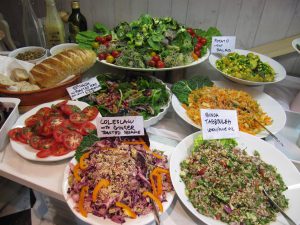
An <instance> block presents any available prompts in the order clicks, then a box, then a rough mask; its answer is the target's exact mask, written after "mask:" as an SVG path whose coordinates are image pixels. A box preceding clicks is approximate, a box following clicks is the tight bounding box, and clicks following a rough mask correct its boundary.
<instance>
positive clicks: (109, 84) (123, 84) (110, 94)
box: [80, 74, 170, 120]
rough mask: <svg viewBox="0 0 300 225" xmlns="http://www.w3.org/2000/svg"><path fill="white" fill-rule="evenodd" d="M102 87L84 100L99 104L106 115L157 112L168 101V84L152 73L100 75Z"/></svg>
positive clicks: (102, 112) (148, 116) (154, 113)
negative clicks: (150, 75) (153, 76)
mask: <svg viewBox="0 0 300 225" xmlns="http://www.w3.org/2000/svg"><path fill="white" fill-rule="evenodd" d="M97 79H98V81H99V83H100V85H101V90H99V91H96V92H94V93H92V94H90V95H88V96H86V97H83V98H81V99H80V100H81V101H84V102H87V103H88V104H90V105H94V106H96V107H97V108H98V109H99V111H100V113H101V115H102V116H143V117H144V120H147V119H149V118H151V117H154V116H156V115H157V114H159V113H160V112H161V111H163V109H164V107H165V106H166V105H167V104H168V102H169V99H170V94H169V91H168V90H167V88H166V86H165V84H163V83H162V82H160V81H158V80H155V79H154V78H151V77H143V76H135V75H129V76H125V75H113V74H102V75H98V76H97Z"/></svg>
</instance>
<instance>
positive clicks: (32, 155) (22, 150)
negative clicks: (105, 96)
mask: <svg viewBox="0 0 300 225" xmlns="http://www.w3.org/2000/svg"><path fill="white" fill-rule="evenodd" d="M61 101H62V100H57V101H53V102H48V103H44V104H41V105H39V106H37V107H35V108H33V109H32V110H30V111H28V112H26V113H25V114H23V115H22V116H20V117H19V119H18V120H17V122H16V123H15V125H14V126H13V128H15V127H24V126H25V120H26V119H27V118H28V117H30V116H31V115H34V114H35V113H36V112H37V111H38V110H39V109H41V108H43V107H51V105H53V104H54V105H55V104H57V103H59V102H61ZM68 104H70V105H77V106H78V107H79V108H80V109H84V108H85V107H87V106H89V104H87V103H85V102H80V101H71V100H69V101H68ZM98 116H100V113H99V115H98ZM91 122H92V123H93V124H95V125H96V119H94V120H93V121H91ZM10 144H11V147H12V149H13V150H14V151H15V152H17V153H18V154H19V155H21V156H22V157H23V158H25V159H29V160H32V161H39V162H53V161H60V160H63V159H67V158H71V157H73V156H74V154H75V151H71V152H69V153H68V154H66V155H62V156H48V157H46V158H38V157H37V156H36V153H37V152H38V150H35V149H33V148H32V147H31V146H30V145H27V144H23V143H21V142H17V141H14V140H12V139H10Z"/></svg>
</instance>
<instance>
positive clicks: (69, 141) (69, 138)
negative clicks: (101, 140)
mask: <svg viewBox="0 0 300 225" xmlns="http://www.w3.org/2000/svg"><path fill="white" fill-rule="evenodd" d="M82 138H83V136H82V135H81V134H79V133H77V132H74V131H70V132H69V133H67V134H65V135H64V136H63V143H64V146H65V147H66V148H67V149H70V150H75V149H77V148H78V146H79V145H80V143H81V141H82Z"/></svg>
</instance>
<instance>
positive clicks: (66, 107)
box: [61, 105, 81, 116]
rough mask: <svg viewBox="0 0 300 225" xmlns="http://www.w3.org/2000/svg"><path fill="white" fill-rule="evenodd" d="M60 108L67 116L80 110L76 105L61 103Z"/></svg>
mask: <svg viewBox="0 0 300 225" xmlns="http://www.w3.org/2000/svg"><path fill="white" fill-rule="evenodd" d="M61 110H62V111H63V113H64V114H66V115H68V116H70V115H71V114H72V113H74V112H81V109H80V108H79V107H78V106H76V105H63V106H61Z"/></svg>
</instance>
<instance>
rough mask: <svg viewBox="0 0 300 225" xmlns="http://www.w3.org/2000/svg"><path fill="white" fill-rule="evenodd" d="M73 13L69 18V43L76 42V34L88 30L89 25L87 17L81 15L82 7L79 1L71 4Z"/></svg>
mask: <svg viewBox="0 0 300 225" xmlns="http://www.w3.org/2000/svg"><path fill="white" fill-rule="evenodd" d="M71 7H72V13H71V15H70V16H69V19H68V23H69V42H75V37H76V34H77V33H78V32H79V31H86V30H87V23H86V19H85V17H84V16H83V15H82V14H81V13H80V5H79V2H78V1H72V3H71Z"/></svg>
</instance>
